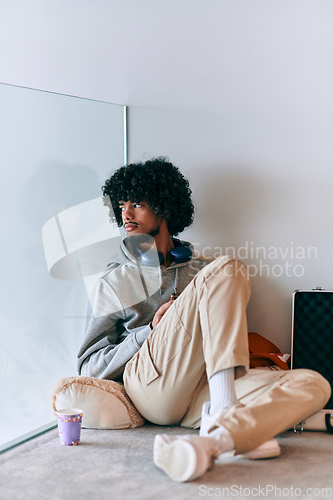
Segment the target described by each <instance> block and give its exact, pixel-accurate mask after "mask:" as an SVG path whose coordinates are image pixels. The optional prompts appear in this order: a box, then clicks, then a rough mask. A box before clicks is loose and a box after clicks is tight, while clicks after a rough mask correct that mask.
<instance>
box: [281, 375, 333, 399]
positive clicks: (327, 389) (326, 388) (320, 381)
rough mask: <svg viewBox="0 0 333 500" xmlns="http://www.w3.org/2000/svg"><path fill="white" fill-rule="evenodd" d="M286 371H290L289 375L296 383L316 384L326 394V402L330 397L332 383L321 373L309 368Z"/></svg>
mask: <svg viewBox="0 0 333 500" xmlns="http://www.w3.org/2000/svg"><path fill="white" fill-rule="evenodd" d="M286 373H289V376H290V377H291V378H292V380H293V381H294V382H295V383H300V384H302V385H312V386H316V387H317V388H318V389H319V391H322V393H323V394H324V400H325V402H324V404H326V403H327V401H328V400H329V399H330V397H331V392H332V389H331V385H330V383H329V382H328V380H326V378H325V377H323V376H322V375H321V374H320V373H318V372H316V371H314V370H309V369H308V368H298V369H295V370H290V371H289V372H286Z"/></svg>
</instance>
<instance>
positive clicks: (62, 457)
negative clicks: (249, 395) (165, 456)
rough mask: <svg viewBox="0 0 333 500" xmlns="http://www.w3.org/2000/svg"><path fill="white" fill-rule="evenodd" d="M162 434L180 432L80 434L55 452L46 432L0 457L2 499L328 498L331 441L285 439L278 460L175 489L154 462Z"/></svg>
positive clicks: (225, 464) (249, 463)
mask: <svg viewBox="0 0 333 500" xmlns="http://www.w3.org/2000/svg"><path fill="white" fill-rule="evenodd" d="M161 432H165V433H172V434H175V435H176V434H183V433H184V429H183V428H180V427H158V426H155V425H150V424H149V425H145V426H143V427H140V428H138V429H133V430H118V431H111V430H104V431H102V430H90V429H82V434H81V444H80V445H79V446H75V447H64V446H60V444H59V440H58V434H57V430H56V429H55V430H52V431H49V432H48V433H46V434H44V435H42V436H39V437H38V438H35V439H33V440H31V441H28V442H26V443H24V444H22V445H20V446H18V447H16V448H14V449H12V450H9V451H7V452H4V453H3V454H2V455H0V499H1V500H23V499H24V500H30V499H31V500H69V499H75V500H76V499H78V500H113V499H115V500H118V499H119V500H122V499H126V500H132V499H133V500H134V499H135V500H138V499H145V500H147V499H154V500H155V499H156V500H159V499H166V500H169V499H177V500H178V499H179V500H183V499H184V500H185V499H192V498H193V499H194V498H201V497H207V498H209V497H214V498H292V499H295V498H297V497H302V498H307V499H318V498H320V499H322V498H333V435H329V434H326V433H319V432H304V433H302V434H294V433H292V432H286V433H284V434H282V435H281V436H279V437H278V440H279V442H280V445H281V448H282V455H281V456H280V457H279V458H275V459H270V460H245V459H244V458H242V457H240V456H239V457H228V456H222V457H221V458H220V459H219V460H218V461H217V462H216V463H215V466H214V468H213V469H211V470H210V471H208V472H206V474H204V475H203V476H202V477H201V478H199V479H197V480H196V481H193V482H191V483H175V482H173V481H171V480H170V479H169V478H168V477H167V476H166V475H165V474H164V473H163V472H162V471H161V470H160V469H158V468H156V467H155V466H154V464H153V461H152V448H153V441H154V436H155V434H157V433H161ZM189 432H193V433H196V431H189Z"/></svg>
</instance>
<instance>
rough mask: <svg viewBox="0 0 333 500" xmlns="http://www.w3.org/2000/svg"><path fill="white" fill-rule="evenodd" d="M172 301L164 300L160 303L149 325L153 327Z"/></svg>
mask: <svg viewBox="0 0 333 500" xmlns="http://www.w3.org/2000/svg"><path fill="white" fill-rule="evenodd" d="M173 303H174V300H169V302H166V303H165V304H162V305H161V307H159V308H158V309H157V311H156V313H155V316H154V318H153V321H152V322H151V325H152V327H153V328H155V326H156V325H157V324H158V323H159V322H160V321H161V319H162V316H164V314H165V313H166V312H167V310H168V309H169V307H170V306H172V304H173Z"/></svg>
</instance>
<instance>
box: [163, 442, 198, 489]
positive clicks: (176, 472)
mask: <svg viewBox="0 0 333 500" xmlns="http://www.w3.org/2000/svg"><path fill="white" fill-rule="evenodd" d="M154 464H155V465H156V467H159V468H160V469H162V470H163V471H164V472H165V473H166V474H167V475H168V476H169V477H170V478H171V479H173V480H174V481H177V482H179V483H183V482H185V481H189V480H190V479H191V478H192V476H193V475H194V473H195V470H196V468H197V454H196V451H195V449H194V447H193V446H192V445H191V444H190V443H189V442H187V441H182V440H180V439H177V440H176V441H172V442H168V441H167V440H165V439H164V438H163V436H161V435H159V434H158V435H157V436H155V440H154Z"/></svg>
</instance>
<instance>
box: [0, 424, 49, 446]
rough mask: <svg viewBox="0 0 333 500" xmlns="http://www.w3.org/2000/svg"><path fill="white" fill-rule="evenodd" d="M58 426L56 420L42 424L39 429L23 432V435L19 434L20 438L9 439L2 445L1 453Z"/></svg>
mask: <svg viewBox="0 0 333 500" xmlns="http://www.w3.org/2000/svg"><path fill="white" fill-rule="evenodd" d="M56 427H57V421H56V420H54V421H53V422H49V423H48V424H45V425H42V427H38V428H37V429H34V430H33V431H31V432H27V434H23V435H22V436H19V437H18V438H16V439H13V440H12V441H8V442H7V443H5V444H3V445H0V453H3V452H4V451H8V450H10V449H12V448H14V447H15V446H18V445H19V444H23V443H25V442H26V441H30V440H31V439H34V438H36V437H37V436H40V435H41V434H45V432H48V431H51V430H52V429H55V428H56Z"/></svg>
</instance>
